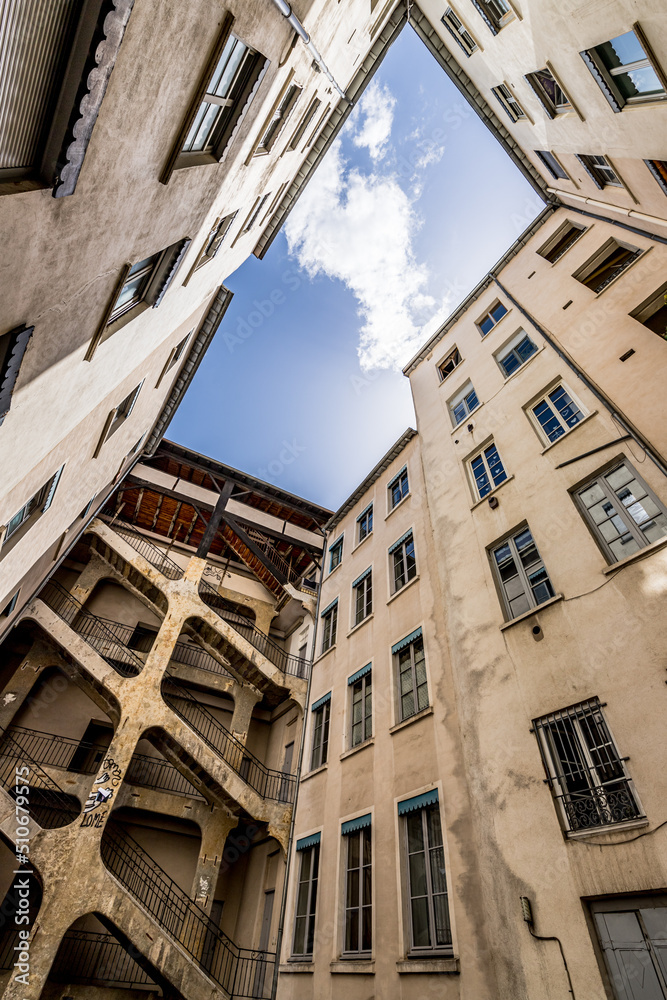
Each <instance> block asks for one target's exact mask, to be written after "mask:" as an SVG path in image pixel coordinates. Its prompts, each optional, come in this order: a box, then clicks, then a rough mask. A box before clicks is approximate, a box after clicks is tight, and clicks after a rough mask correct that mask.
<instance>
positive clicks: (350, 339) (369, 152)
mask: <svg viewBox="0 0 667 1000" xmlns="http://www.w3.org/2000/svg"><path fill="white" fill-rule="evenodd" d="M541 207H542V205H541V203H540V201H539V199H538V197H537V195H536V194H535V192H534V191H533V190H532V188H531V187H530V186H529V185H528V183H527V182H526V181H525V180H524V179H523V177H522V175H521V174H520V173H519V171H518V170H517V169H516V168H515V167H514V165H513V164H512V162H511V161H510V159H509V158H508V157H507V156H506V154H505V153H504V152H503V150H502V149H501V147H500V145H499V144H498V143H497V142H496V140H495V139H494V138H493V136H492V135H491V133H490V132H489V131H488V130H487V129H486V127H485V126H484V125H483V124H482V123H481V122H480V120H479V119H478V118H477V116H476V115H475V114H474V113H473V112H472V110H471V109H470V108H469V106H468V105H467V103H466V102H465V101H464V100H463V98H462V97H461V96H460V94H459V92H458V91H457V90H456V88H455V87H454V86H453V84H451V83H450V82H449V79H448V78H447V76H446V75H445V73H444V72H443V71H442V70H441V69H440V67H439V66H438V65H437V63H436V62H435V60H434V59H433V57H432V56H431V55H430V53H429V52H428V51H427V49H426V48H425V46H424V45H423V44H422V43H421V42H420V40H419V39H418V38H417V36H416V35H415V33H414V32H413V31H412V30H411V29H409V28H406V29H405V30H404V31H403V32H402V34H401V36H400V37H399V39H398V41H397V42H396V43H395V44H394V46H393V47H392V49H391V50H390V52H389V53H388V55H387V56H386V58H385V60H384V62H383V63H382V64H381V66H380V69H379V70H378V72H377V73H376V75H375V78H374V79H373V81H372V82H371V84H370V86H369V88H368V89H367V91H366V92H365V94H364V97H363V98H362V100H361V102H360V103H359V106H358V107H357V109H355V112H354V113H353V115H351V116H350V119H348V122H347V123H346V126H345V129H344V131H343V132H342V134H341V136H340V137H339V139H338V141H337V142H336V143H335V144H334V145H333V146H332V148H331V149H330V151H329V152H328V153H327V156H326V157H325V159H324V161H323V162H322V164H321V165H320V167H319V170H318V172H317V174H316V175H315V177H314V179H313V180H312V181H311V182H310V184H309V185H308V187H307V188H306V190H305V191H304V193H303V194H302V196H301V198H300V200H299V202H298V203H297V206H296V207H295V209H294V210H293V212H292V214H291V215H290V217H289V218H288V220H287V223H286V225H285V227H284V228H283V230H282V231H281V232H280V234H279V235H278V237H277V238H276V239H275V241H274V243H273V245H272V247H271V249H270V250H269V252H268V253H267V255H266V257H265V258H264V260H263V261H259V260H257V259H256V258H255V257H250V259H249V260H247V261H246V262H245V263H244V264H243V266H242V267H240V268H239V269H238V270H237V271H236V272H235V273H234V274H233V275H231V276H230V277H229V278H228V280H227V281H226V285H227V287H229V288H230V289H231V290H232V291H233V292H234V298H233V300H232V303H231V305H230V307H229V310H228V312H227V315H226V317H225V319H224V321H223V323H222V325H221V327H220V329H219V330H218V333H217V334H216V337H215V339H214V341H213V343H212V345H211V347H210V348H209V350H208V353H207V355H206V358H205V359H204V361H203V362H202V365H201V366H200V369H199V371H198V373H197V375H196V377H195V379H194V382H193V384H192V386H191V387H190V389H189V391H188V393H187V394H186V396H185V399H184V400H183V402H182V403H181V406H180V409H179V411H178V413H177V415H176V417H175V418H174V420H173V422H172V424H171V426H170V428H169V432H168V437H169V438H170V439H171V440H174V441H178V442H179V443H180V444H183V445H186V446H188V447H190V448H193V449H194V450H196V451H199V452H201V453H204V454H208V455H210V456H212V457H214V458H217V459H219V460H220V461H222V462H226V463H227V464H229V465H232V466H235V467H236V468H239V469H242V470H244V471H245V472H249V473H250V474H251V475H255V476H258V477H260V478H262V479H266V480H268V481H269V482H272V483H275V485H276V486H280V487H282V488H283V489H286V490H290V491H291V492H293V493H297V494H300V495H302V496H305V497H307V498H308V499H310V500H314V501H317V502H319V503H321V504H323V505H324V506H325V507H330V508H332V509H335V508H336V507H337V506H339V504H340V503H342V501H343V500H344V499H345V498H346V497H347V496H348V495H349V494H350V493H351V492H352V491H353V490H354V488H355V487H356V486H357V485H358V483H359V482H360V481H361V480H362V479H363V478H364V476H365V475H366V474H367V473H368V472H369V471H370V469H371V468H372V467H373V465H374V464H375V463H376V462H377V461H378V459H379V458H380V457H381V456H382V454H383V453H384V452H385V451H386V450H387V449H388V448H389V447H390V446H391V445H392V444H393V442H394V441H395V440H396V438H397V437H399V435H400V434H401V433H402V432H403V430H405V428H406V427H407V426H408V425H412V426H414V411H413V407H412V400H411V396H410V385H409V382H408V379H407V378H405V377H404V376H403V375H402V374H401V371H400V369H401V366H402V365H403V364H405V362H406V361H408V360H409V358H410V357H411V356H412V355H413V354H414V353H415V351H416V350H417V349H418V348H419V346H420V345H421V344H422V343H423V342H424V341H425V340H426V339H427V338H428V336H430V334H431V333H432V332H433V331H434V330H435V329H437V326H438V325H439V324H440V323H441V322H442V321H443V320H444V319H445V317H446V316H447V315H448V314H449V313H450V312H451V311H452V310H453V308H454V307H455V306H456V304H457V303H458V302H459V301H460V300H461V299H462V298H463V297H464V296H465V294H466V293H467V292H468V291H469V290H470V289H471V288H473V287H474V286H475V284H476V283H477V282H478V281H479V280H480V278H482V277H483V275H484V274H485V273H486V271H487V270H488V268H489V267H490V266H491V265H492V264H493V263H494V262H495V261H496V260H497V259H498V258H499V257H500V256H501V255H502V254H503V252H504V251H505V250H506V249H507V247H508V246H509V245H510V244H511V243H512V241H513V240H514V239H515V238H516V237H517V236H518V235H519V233H520V232H521V231H522V230H523V229H525V228H526V226H528V225H529V224H530V222H531V220H532V219H533V218H534V217H535V216H536V215H537V214H538V212H539V211H540V210H541Z"/></svg>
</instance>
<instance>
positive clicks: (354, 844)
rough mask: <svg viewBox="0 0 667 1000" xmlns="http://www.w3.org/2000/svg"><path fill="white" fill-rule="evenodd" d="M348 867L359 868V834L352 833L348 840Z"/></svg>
mask: <svg viewBox="0 0 667 1000" xmlns="http://www.w3.org/2000/svg"><path fill="white" fill-rule="evenodd" d="M347 867H348V868H358V867H359V834H358V833H351V834H350V835H349V836H348V838H347Z"/></svg>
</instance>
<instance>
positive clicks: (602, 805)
mask: <svg viewBox="0 0 667 1000" xmlns="http://www.w3.org/2000/svg"><path fill="white" fill-rule="evenodd" d="M602 708H603V706H602V705H601V704H600V701H599V699H598V698H591V699H590V700H589V701H585V702H582V703H581V704H579V705H572V706H571V707H570V708H564V709H561V710H560V711H558V712H553V713H552V714H551V715H546V716H543V717H542V718H541V719H535V720H534V721H533V727H534V732H535V735H536V736H537V740H538V743H539V747H540V752H541V754H542V760H543V762H544V767H545V770H546V773H547V781H548V783H549V787H550V788H551V792H552V794H553V797H554V799H555V801H556V806H557V809H558V812H559V814H560V819H561V822H562V824H563V827H564V828H565V830H566V831H567V832H569V833H579V832H582V831H585V830H597V829H599V828H600V827H604V826H611V825H612V824H616V823H627V822H628V821H630V820H634V819H637V818H638V817H639V816H641V814H642V812H641V809H640V806H639V802H638V800H637V798H636V795H635V793H634V789H633V787H632V782H631V780H630V778H629V775H628V773H627V770H626V768H625V764H624V762H623V759H622V758H621V756H620V754H619V752H618V750H617V749H616V745H615V743H614V740H613V739H612V736H611V733H610V732H609V727H608V725H607V722H606V720H605V717H604V714H603V712H602Z"/></svg>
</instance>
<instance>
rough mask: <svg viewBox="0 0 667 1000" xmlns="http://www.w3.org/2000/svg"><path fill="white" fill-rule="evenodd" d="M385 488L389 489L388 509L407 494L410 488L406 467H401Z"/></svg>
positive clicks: (396, 504) (392, 507)
mask: <svg viewBox="0 0 667 1000" xmlns="http://www.w3.org/2000/svg"><path fill="white" fill-rule="evenodd" d="M387 489H388V490H389V509H390V510H393V509H394V507H396V506H398V504H399V503H400V502H401V500H402V499H403V498H404V497H406V496H407V495H408V492H409V490H410V485H409V483H408V470H407V468H406V467H404V468H402V469H401V471H400V472H399V473H398V475H397V476H394V478H393V479H392V480H391V482H390V483H389V485H388V486H387Z"/></svg>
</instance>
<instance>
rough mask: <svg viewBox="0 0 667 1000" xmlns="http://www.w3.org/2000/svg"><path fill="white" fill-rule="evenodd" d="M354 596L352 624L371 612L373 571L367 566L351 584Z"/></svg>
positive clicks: (360, 620) (357, 622) (359, 622)
mask: <svg viewBox="0 0 667 1000" xmlns="http://www.w3.org/2000/svg"><path fill="white" fill-rule="evenodd" d="M352 594H353V597H354V624H355V625H360V624H361V622H362V621H363V620H364V619H365V618H368V616H369V615H370V614H372V613H373V573H372V571H371V568H370V566H369V568H368V569H367V570H366V571H365V572H364V573H362V574H361V576H359V577H357V579H356V580H355V581H354V583H353V584H352Z"/></svg>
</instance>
